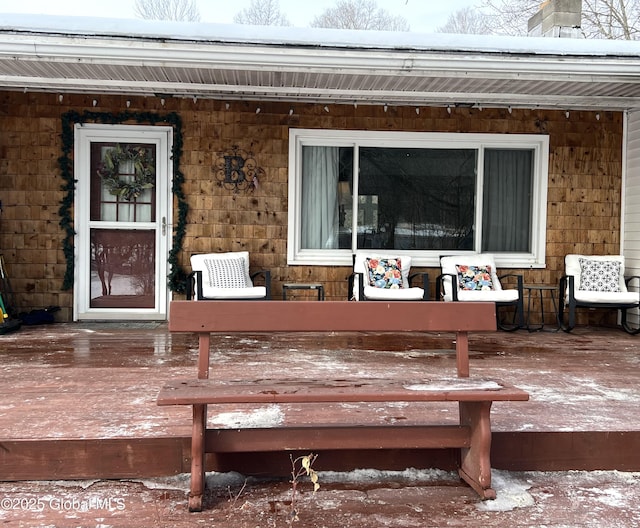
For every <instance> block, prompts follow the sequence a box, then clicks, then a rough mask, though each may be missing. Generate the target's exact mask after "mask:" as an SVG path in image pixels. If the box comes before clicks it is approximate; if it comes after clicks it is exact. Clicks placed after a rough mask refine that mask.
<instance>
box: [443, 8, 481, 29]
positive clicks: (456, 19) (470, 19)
mask: <svg viewBox="0 0 640 528" xmlns="http://www.w3.org/2000/svg"><path fill="white" fill-rule="evenodd" d="M436 33H460V34H463V35H489V34H490V33H491V26H490V25H489V20H488V19H487V17H486V15H484V14H483V13H482V12H480V11H478V10H477V9H473V8H471V7H467V8H466V9H460V10H459V11H456V12H455V13H452V14H451V15H449V19H448V20H447V23H446V24H445V25H444V26H441V27H439V28H438V29H436Z"/></svg>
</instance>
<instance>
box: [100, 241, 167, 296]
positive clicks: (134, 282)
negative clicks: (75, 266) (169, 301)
mask: <svg viewBox="0 0 640 528" xmlns="http://www.w3.org/2000/svg"><path fill="white" fill-rule="evenodd" d="M90 239H91V281H90V282H91V301H90V307H91V308H153V307H154V305H155V280H156V279H155V269H156V265H155V254H156V247H155V231H153V230H128V229H127V230H124V229H91V235H90Z"/></svg>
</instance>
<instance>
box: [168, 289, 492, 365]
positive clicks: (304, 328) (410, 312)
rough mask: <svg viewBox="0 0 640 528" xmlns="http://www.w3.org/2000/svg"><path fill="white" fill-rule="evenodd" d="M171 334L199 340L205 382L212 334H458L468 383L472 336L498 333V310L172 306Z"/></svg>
mask: <svg viewBox="0 0 640 528" xmlns="http://www.w3.org/2000/svg"><path fill="white" fill-rule="evenodd" d="M169 330H170V331H171V332H195V333H197V334H198V335H199V341H200V343H199V360H198V377H199V378H208V377H209V346H210V334H211V333H212V332H215V333H224V334H229V333H247V332H367V331H369V332H455V333H456V334H457V336H456V358H457V369H458V375H459V376H464V377H466V376H468V375H469V345H468V332H488V331H495V330H496V309H495V304H494V303H484V302H456V303H444V302H437V301H416V302H412V301H401V302H383V301H378V302H353V301H330V302H318V301H269V302H267V303H265V302H264V301H172V302H171V303H170V307H169Z"/></svg>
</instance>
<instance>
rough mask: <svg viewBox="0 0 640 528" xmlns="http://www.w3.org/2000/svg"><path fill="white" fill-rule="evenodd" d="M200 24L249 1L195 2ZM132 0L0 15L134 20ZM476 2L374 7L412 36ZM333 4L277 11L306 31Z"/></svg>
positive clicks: (62, 4) (401, 2) (13, 5)
mask: <svg viewBox="0 0 640 528" xmlns="http://www.w3.org/2000/svg"><path fill="white" fill-rule="evenodd" d="M196 2H197V4H198V9H199V10H200V16H201V22H211V23H223V24H229V23H233V17H234V15H235V14H237V13H238V12H240V11H242V10H243V9H246V8H247V7H249V5H250V0H234V1H233V2H229V0H196ZM134 3H135V0H107V1H105V2H94V1H87V0H22V1H20V0H18V1H16V0H0V14H1V13H25V14H38V13H39V14H46V15H63V16H73V15H76V16H91V17H101V18H102V17H108V18H135V16H134V9H133V6H134ZM477 3H478V0H447V1H445V2H442V1H438V0H377V4H378V7H379V8H381V9H384V10H386V11H388V12H389V13H390V14H392V15H394V16H402V17H404V18H405V19H406V20H407V21H408V22H409V25H410V27H411V31H412V32H416V33H432V32H434V31H435V30H436V29H437V28H438V27H440V26H443V25H444V24H445V23H446V22H447V20H448V18H449V15H450V14H452V13H454V12H456V11H458V10H460V9H464V8H466V7H474V5H477ZM335 5H336V0H313V1H311V2H309V1H306V0H280V11H282V12H283V13H285V14H286V16H287V18H288V19H289V21H290V22H291V23H292V24H293V25H294V26H296V27H308V26H309V24H310V22H311V21H312V20H313V19H314V18H315V17H316V16H317V15H320V14H321V13H322V12H324V11H325V10H326V9H328V8H331V7H334V6H335Z"/></svg>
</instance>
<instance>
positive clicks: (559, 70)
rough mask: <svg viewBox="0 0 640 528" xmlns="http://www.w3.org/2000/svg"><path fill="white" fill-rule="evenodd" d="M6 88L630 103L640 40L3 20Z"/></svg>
mask: <svg viewBox="0 0 640 528" xmlns="http://www.w3.org/2000/svg"><path fill="white" fill-rule="evenodd" d="M0 89H3V90H34V91H47V92H58V93H96V94H100V93H114V94H130V95H136V94H138V95H146V96H158V97H165V98H166V97H190V98H193V97H198V98H216V99H227V100H233V99H245V100H273V101H288V102H291V103H296V102H298V103H306V102H316V103H324V104H329V103H349V104H353V103H362V104H387V105H415V106H443V105H444V106H446V105H452V106H455V105H458V106H460V105H461V106H487V107H490V106H499V107H505V106H513V107H526V108H538V107H540V108H562V109H594V110H595V109H603V110H625V109H637V108H640V41H605V40H575V39H551V38H533V37H520V38H513V37H495V36H491V37H490V36H477V35H446V34H434V35H426V34H413V33H390V32H366V31H342V30H323V29H308V28H304V29H301V28H274V27H259V28H258V27H252V26H239V25H217V24H185V23H169V22H149V21H141V20H116V19H94V18H82V17H65V18H60V17H49V16H35V17H34V16H29V17H26V16H25V15H0Z"/></svg>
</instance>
